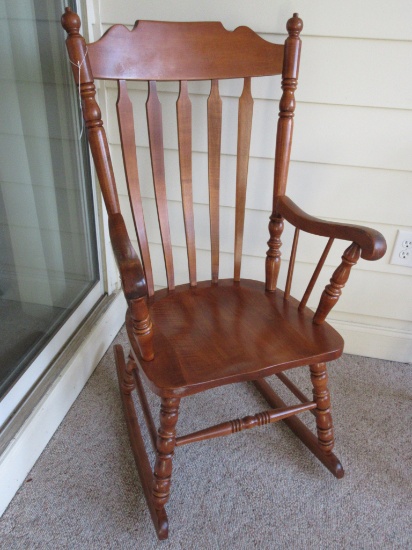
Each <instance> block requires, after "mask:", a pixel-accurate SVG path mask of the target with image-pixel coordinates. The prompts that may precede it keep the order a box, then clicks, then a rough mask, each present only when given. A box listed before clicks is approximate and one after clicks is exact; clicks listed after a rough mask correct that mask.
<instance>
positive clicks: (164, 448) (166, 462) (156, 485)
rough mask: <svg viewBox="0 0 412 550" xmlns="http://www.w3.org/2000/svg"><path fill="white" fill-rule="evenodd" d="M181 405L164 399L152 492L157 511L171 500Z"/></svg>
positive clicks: (161, 409)
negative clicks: (173, 461)
mask: <svg viewBox="0 0 412 550" xmlns="http://www.w3.org/2000/svg"><path fill="white" fill-rule="evenodd" d="M179 403H180V399H179V398H162V403H161V407H160V427H159V430H158V432H157V440H156V449H157V458H156V463H155V467H154V477H153V490H152V495H153V502H154V506H155V508H156V509H157V510H162V509H163V508H164V506H165V504H166V503H167V501H168V500H169V494H170V482H171V478H172V459H173V452H174V448H175V445H176V429H175V428H176V423H177V419H178V414H179Z"/></svg>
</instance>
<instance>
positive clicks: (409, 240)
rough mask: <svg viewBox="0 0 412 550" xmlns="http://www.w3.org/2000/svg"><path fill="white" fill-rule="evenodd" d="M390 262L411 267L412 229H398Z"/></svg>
mask: <svg viewBox="0 0 412 550" xmlns="http://www.w3.org/2000/svg"><path fill="white" fill-rule="evenodd" d="M391 264H396V265H403V266H405V267H412V231H403V230H400V229H399V230H398V235H397V237H396V241H395V246H394V247H393V251H392V257H391Z"/></svg>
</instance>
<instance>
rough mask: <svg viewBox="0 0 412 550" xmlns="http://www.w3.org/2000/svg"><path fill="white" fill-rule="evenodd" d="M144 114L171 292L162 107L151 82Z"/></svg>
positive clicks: (170, 256)
mask: <svg viewBox="0 0 412 550" xmlns="http://www.w3.org/2000/svg"><path fill="white" fill-rule="evenodd" d="M146 112H147V128H148V132H149V144H150V158H151V160H152V172H153V184H154V190H155V197H156V206H157V214H158V218H159V226H160V235H161V238H162V245H163V254H164V259H165V266H166V276H167V285H168V287H169V289H170V290H172V289H173V288H174V286H175V280H174V270H173V254H172V242H171V238H170V226H169V214H168V210H167V195H166V176H165V163H164V148H163V124H162V107H161V105H160V101H159V98H158V95H157V88H156V82H153V81H151V82H149V95H148V98H147V102H146Z"/></svg>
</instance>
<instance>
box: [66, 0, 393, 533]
mask: <svg viewBox="0 0 412 550" xmlns="http://www.w3.org/2000/svg"><path fill="white" fill-rule="evenodd" d="M62 24H63V27H64V29H65V30H66V31H67V33H68V38H67V49H68V54H69V58H70V61H71V64H72V68H73V75H74V78H75V81H76V85H77V86H78V87H79V89H80V93H81V99H82V109H83V116H84V120H85V126H86V129H87V134H88V139H89V143H90V148H91V152H92V155H93V159H94V163H95V167H96V171H97V174H98V178H99V181H100V186H101V191H102V194H103V198H104V202H105V205H106V208H107V212H108V219H109V230H110V236H111V240H112V245H113V250H114V253H115V257H116V261H117V264H118V267H119V271H120V276H121V281H122V287H123V290H124V294H125V297H126V300H127V303H128V311H127V315H126V326H127V332H128V338H129V340H130V346H131V349H130V355H129V359H128V361H127V362H126V361H125V357H124V354H123V349H122V347H121V346H116V347H115V357H116V364H117V369H118V377H119V384H120V392H121V396H122V399H123V405H124V410H125V416H126V421H127V426H128V430H129V435H130V441H131V446H132V449H133V453H134V456H135V460H136V464H137V468H138V472H139V475H140V479H141V483H142V486H143V490H144V494H145V497H146V500H147V504H148V507H149V510H150V512H151V516H152V520H153V523H154V525H155V529H156V532H157V535H158V537H159V538H160V539H164V538H167V536H168V520H167V515H166V512H165V504H166V503H167V501H168V499H169V492H170V483H171V475H172V459H173V454H174V450H175V447H180V446H182V445H186V444H187V443H192V442H196V441H201V440H205V439H209V438H213V437H221V436H224V435H229V434H232V433H235V432H238V431H240V430H244V429H249V428H253V427H255V426H261V425H263V424H269V423H272V422H277V421H278V420H283V421H284V422H285V423H286V424H287V426H289V427H290V429H291V430H292V431H293V432H294V433H295V434H296V435H297V436H298V437H299V438H300V439H301V441H302V442H303V443H304V444H305V445H306V446H307V447H308V449H309V450H310V451H311V452H312V453H313V454H314V455H315V456H316V457H317V458H318V459H319V460H320V461H321V462H322V463H323V464H324V465H325V466H326V467H327V468H328V469H329V470H330V471H331V472H332V473H333V474H334V475H335V476H336V477H337V478H340V477H342V476H343V468H342V465H341V463H340V462H339V460H338V459H337V457H336V456H335V455H334V454H333V453H332V448H333V444H334V437H333V428H332V418H331V412H330V396H329V391H328V387H327V373H326V362H328V361H331V360H333V359H336V358H337V357H339V356H340V355H341V354H342V350H343V340H342V338H341V336H340V335H339V334H338V333H337V332H336V331H335V330H334V329H333V328H332V327H331V326H329V325H328V324H327V323H326V322H325V318H326V316H327V315H328V313H329V312H330V310H331V309H332V307H333V306H334V305H335V304H336V302H337V300H338V299H339V296H340V294H341V292H342V288H343V287H344V285H345V283H346V282H347V280H348V277H349V273H350V270H351V268H352V266H354V265H355V264H356V262H357V261H358V259H359V256H361V257H362V258H364V259H365V260H377V259H379V258H381V257H382V256H383V254H384V253H385V250H386V243H385V240H384V238H383V237H382V235H381V234H380V233H378V232H376V231H374V230H372V229H368V228H364V227H359V226H353V225H345V224H341V223H330V222H326V221H322V220H320V219H317V218H314V217H312V216H309V215H308V214H306V213H305V212H303V211H302V210H301V209H300V208H299V207H298V206H296V205H295V204H294V203H293V202H292V200H291V199H290V198H288V197H287V196H286V195H285V192H286V182H287V175H288V166H289V160H290V150H291V143H292V130H293V114H294V109H295V98H294V93H295V89H296V87H297V78H298V67H299V56H300V47H301V41H300V38H299V34H300V32H301V30H302V27H303V24H302V21H301V19H299V17H298V15H297V14H294V15H293V17H292V18H291V19H290V20H289V21H288V23H287V31H288V35H289V36H288V38H287V39H286V42H285V44H284V45H278V44H272V43H269V42H267V41H265V40H263V39H262V38H260V37H259V36H258V35H257V34H255V33H254V32H253V31H251V30H250V29H249V28H247V27H240V28H238V29H236V30H235V31H233V32H229V31H226V30H225V29H224V28H223V26H222V25H221V24H220V23H209V22H203V23H165V22H154V21H140V22H138V23H136V25H135V27H134V29H133V30H132V31H129V30H128V29H127V28H125V27H124V26H122V25H115V26H113V27H112V28H110V29H109V30H108V31H107V32H106V33H105V34H104V36H103V37H102V38H101V39H100V40H98V41H97V42H95V43H92V44H88V45H86V43H85V40H84V39H83V37H82V36H81V35H80V33H79V29H80V24H81V23H80V19H79V17H78V16H77V15H76V14H75V13H73V12H72V11H71V10H70V9H69V8H66V12H65V14H64V15H63V17H62ZM276 74H281V75H282V89H283V95H282V97H281V100H280V113H279V120H278V127H277V140H276V158H275V168H274V191H273V203H272V204H270V205H268V210H269V209H270V210H271V212H272V213H271V216H270V221H269V241H268V247H269V249H268V250H267V256H266V282H265V283H263V282H259V281H254V280H244V279H241V277H240V271H241V257H242V242H243V228H244V212H245V200H246V182H247V173H248V159H249V149H250V141H251V125H252V111H253V99H252V96H251V78H252V77H260V76H267V75H276ZM232 78H242V79H243V81H244V86H243V92H242V94H241V96H240V98H239V110H238V130H237V172H236V217H235V227H234V238H235V246H234V274H233V279H223V280H222V279H219V175H220V154H221V127H222V101H221V98H220V95H219V86H218V82H219V80H221V79H232ZM95 79H110V80H115V81H117V85H118V99H117V113H118V124H119V131H120V140H121V146H122V154H123V161H124V169H125V174H126V181H127V186H128V193H129V198H130V205H131V211H132V214H133V219H134V225H135V229H136V233H137V238H138V243H139V249H140V258H139V256H138V255H137V253H136V252H135V250H134V249H133V247H132V245H131V242H130V240H129V236H128V233H127V230H126V226H125V222H124V218H123V216H122V213H121V209H120V204H119V198H118V194H117V190H116V183H115V178H114V175H113V168H112V163H111V158H110V153H109V148H108V144H107V140H106V135H105V131H104V129H103V123H102V120H101V114H100V109H99V107H98V105H97V103H96V99H95V85H94V80H95ZM128 80H137V81H147V82H148V99H147V102H146V113H147V127H148V137H149V146H150V152H151V164H152V172H153V182H154V192H155V198H156V205H157V212H158V219H159V226H160V234H161V240H162V245H163V255H164V261H165V267H166V274H167V289H160V290H155V287H154V277H153V276H154V275H156V273H153V272H152V266H151V258H150V253H149V246H148V238H147V235H146V229H145V223H144V215H143V207H142V200H141V194H140V187H139V176H138V167H137V159H136V138H135V133H134V126H133V112H132V102H131V100H130V98H129V96H128V92H127V87H126V81H128ZM193 80H199V81H202V80H209V81H211V91H210V95H209V99H208V102H207V121H208V130H207V133H208V136H207V139H208V178H209V211H210V241H211V279H210V280H206V281H201V282H198V281H197V278H196V248H195V234H194V208H193V200H192V120H191V101H190V98H189V95H188V81H193ZM157 81H177V82H179V85H180V93H179V97H178V100H177V134H178V136H177V137H178V149H179V151H178V155H179V164H180V179H181V194H182V204H183V216H184V224H185V234H186V244H187V257H188V273H189V281H188V283H187V284H183V285H178V286H175V282H174V268H173V255H172V245H171V237H170V231H169V218H168V204H167V199H166V186H165V163H164V148H163V129H162V112H161V105H160V101H159V98H158V95H157V85H156V83H157ZM268 184H269V185H272V184H271V183H269V182H268ZM284 220H287V222H289V223H290V224H292V225H293V226H294V227H295V228H296V229H295V236H294V240H293V246H292V252H291V256H290V261H289V269H288V274H287V280H286V286H285V290H284V291H281V290H279V289H278V288H277V279H278V273H279V268H280V257H281V252H280V248H281V240H280V238H281V235H282V231H283V227H284ZM300 231H305V232H308V233H312V234H315V235H320V236H323V237H327V238H328V239H329V240H328V242H327V245H326V248H325V250H324V252H323V254H322V256H321V258H320V260H319V263H318V265H317V267H316V269H315V272H314V274H313V276H312V278H311V280H310V281H309V284H308V287H307V290H306V292H305V293H304V295H303V298H302V300H301V301H300V302H299V301H297V300H295V299H294V298H292V296H291V295H290V290H291V282H292V275H293V269H294V263H295V257H296V250H297V243H298V237H299V232H300ZM334 239H342V240H344V241H350V243H351V244H350V246H349V247H348V248H347V249H346V250H345V251H344V252H343V256H342V263H341V264H340V266H339V267H338V268H337V269H336V270H335V272H334V273H333V275H332V278H331V280H330V284H328V285H327V286H326V288H325V290H324V291H323V294H322V295H321V298H320V302H319V306H318V307H317V309H316V312H315V313H313V311H311V310H310V309H308V308H307V307H306V304H307V301H308V298H309V295H310V293H311V291H312V289H313V287H314V285H315V282H316V280H317V278H318V275H319V273H320V271H321V269H322V266H323V265H324V262H325V259H326V257H327V254H328V252H329V250H330V248H331V245H332V242H333V241H334ZM305 365H306V366H309V368H310V377H311V380H312V384H313V400H311V399H309V398H307V397H306V396H305V395H304V394H303V393H302V392H301V391H300V390H299V389H298V388H297V387H296V386H295V385H294V384H293V383H292V382H291V381H290V380H289V379H288V378H287V377H286V376H285V374H284V371H285V370H288V369H291V368H294V367H301V366H305ZM270 375H276V376H277V377H278V378H279V379H280V380H281V381H282V382H284V384H285V385H286V386H287V387H288V388H289V390H291V392H292V393H293V394H294V395H295V396H296V398H297V399H298V401H299V404H297V405H294V406H286V405H285V403H284V401H283V400H282V399H281V398H280V397H279V396H278V395H277V394H276V393H275V392H274V391H273V389H272V388H271V386H270V385H269V384H268V382H267V381H266V380H265V378H266V377H268V376H270ZM142 378H143V379H144V381H145V383H146V384H147V385H148V386H149V388H150V389H151V390H152V391H153V392H154V393H155V394H157V395H158V396H159V397H160V401H161V404H160V427H159V428H158V430H156V428H155V425H154V422H153V418H152V415H151V412H150V410H149V406H148V401H147V398H146V396H145V393H144V390H143V385H142ZM245 381H253V383H254V385H255V386H256V388H257V389H258V390H259V392H260V393H261V394H262V395H263V396H264V398H265V399H266V400H267V402H268V403H269V405H270V407H271V408H270V410H267V411H264V412H259V413H257V414H255V415H253V416H247V417H245V418H242V419H240V420H238V419H237V420H231V421H228V422H224V423H222V424H218V425H216V426H212V427H210V428H207V429H203V430H201V431H197V432H194V433H190V434H186V435H179V436H177V435H176V424H177V420H178V411H179V403H180V400H181V399H182V398H183V397H186V396H188V395H193V394H196V393H198V392H201V391H204V390H207V389H210V388H214V387H216V386H219V385H224V384H233V385H234V384H235V383H238V382H245ZM135 389H136V390H137V393H138V396H139V398H140V402H141V405H142V410H143V413H144V416H145V419H146V421H147V425H148V429H149V432H150V435H151V439H152V442H153V445H154V448H155V450H156V457H157V458H156V461H155V466H154V472H152V470H151V468H150V464H149V460H148V456H147V454H146V450H145V447H144V443H143V439H142V435H141V432H140V428H139V424H138V421H137V416H136V412H135V408H134V405H133V399H132V395H131V392H132V391H133V390H135ZM233 390H234V391H236V386H235V385H234V386H233ZM303 411H311V412H312V413H313V414H314V415H315V417H316V425H317V435H314V434H313V433H312V432H311V431H310V430H309V429H308V428H307V427H306V425H305V424H303V423H302V422H301V421H300V420H299V419H298V418H297V417H296V416H295V415H296V414H297V413H300V412H303Z"/></svg>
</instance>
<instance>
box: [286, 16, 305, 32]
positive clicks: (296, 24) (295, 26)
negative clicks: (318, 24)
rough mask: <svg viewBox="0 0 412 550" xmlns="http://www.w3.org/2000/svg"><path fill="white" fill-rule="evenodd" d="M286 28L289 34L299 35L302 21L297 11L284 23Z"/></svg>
mask: <svg viewBox="0 0 412 550" xmlns="http://www.w3.org/2000/svg"><path fill="white" fill-rule="evenodd" d="M286 29H287V31H288V33H289V36H299V34H300V32H301V31H302V29H303V21H302V19H300V17H299V14H298V13H294V14H293V17H291V18H290V19H289V21H288V22H287V23H286Z"/></svg>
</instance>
